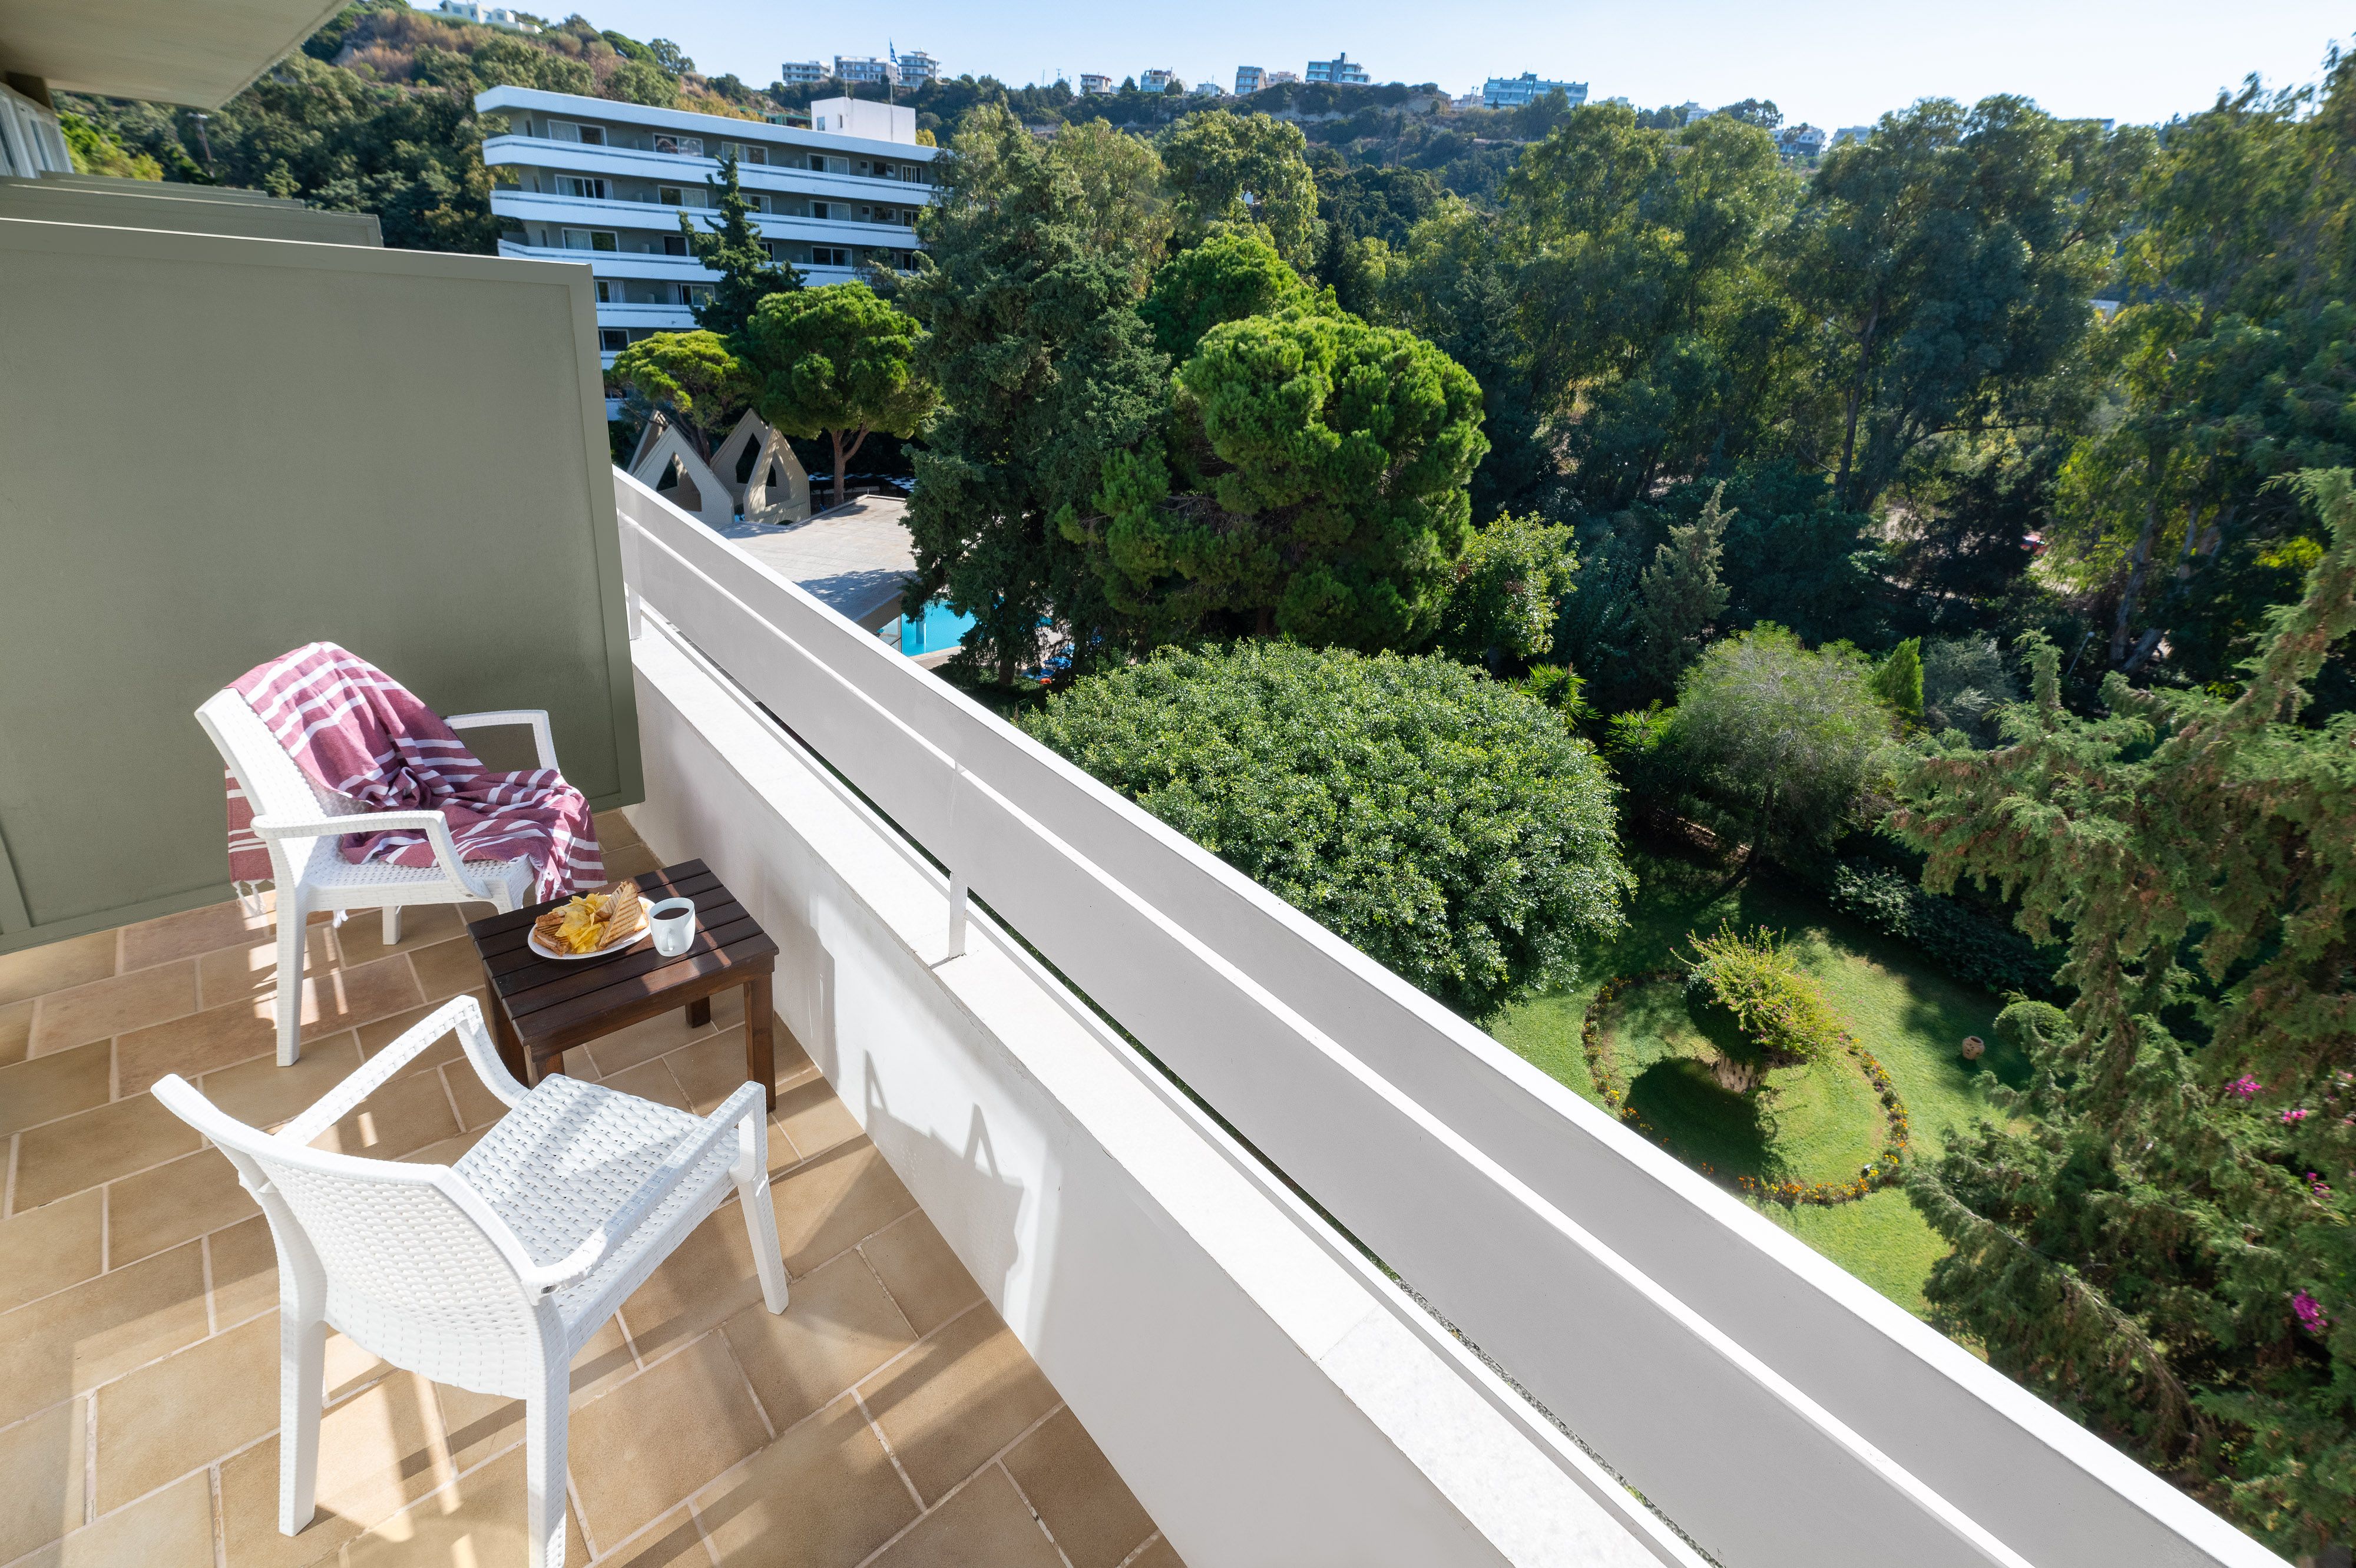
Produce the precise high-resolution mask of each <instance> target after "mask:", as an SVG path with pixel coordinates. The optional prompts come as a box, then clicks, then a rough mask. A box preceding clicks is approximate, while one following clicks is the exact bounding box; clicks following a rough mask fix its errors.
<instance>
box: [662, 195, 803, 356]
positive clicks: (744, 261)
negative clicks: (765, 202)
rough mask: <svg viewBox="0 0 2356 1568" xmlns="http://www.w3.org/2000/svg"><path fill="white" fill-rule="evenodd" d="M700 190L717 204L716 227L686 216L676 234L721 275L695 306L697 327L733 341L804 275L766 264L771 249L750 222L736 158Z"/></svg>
mask: <svg viewBox="0 0 2356 1568" xmlns="http://www.w3.org/2000/svg"><path fill="white" fill-rule="evenodd" d="M704 184H705V185H706V186H707V187H708V188H710V189H711V190H712V195H713V196H714V198H715V200H714V202H713V205H714V206H715V207H717V208H718V209H720V220H719V222H718V223H716V224H713V225H712V226H710V227H703V226H700V225H698V224H697V223H696V221H695V220H693V219H691V218H690V217H689V216H688V215H687V214H686V213H684V212H682V213H680V215H679V231H680V233H681V234H683V235H685V236H686V237H687V248H688V251H689V252H691V254H692V255H693V256H694V257H695V259H696V260H697V261H699V262H701V263H703V264H704V265H705V266H707V267H709V268H711V269H712V271H713V272H716V273H718V274H720V281H719V282H718V283H716V284H713V285H712V295H711V297H710V298H708V299H705V300H704V301H703V302H702V303H701V304H699V305H697V306H693V309H694V312H695V324H696V325H697V326H698V327H701V328H703V329H704V330H705V331H707V332H717V333H719V334H720V335H721V336H722V337H723V338H733V337H734V336H736V335H737V334H739V333H741V332H743V331H744V328H745V325H746V323H748V322H750V321H751V320H752V318H753V311H754V309H755V306H758V305H759V304H760V303H761V301H763V300H765V299H766V298H768V297H769V295H773V294H786V293H789V292H791V291H792V290H794V289H798V288H799V287H801V286H802V274H800V273H798V272H797V271H796V270H795V269H794V267H793V264H792V263H784V264H782V265H780V264H779V263H776V262H774V261H772V260H771V259H770V257H769V248H768V246H767V245H766V244H764V243H763V242H762V241H761V234H760V231H759V230H757V229H755V227H754V226H753V220H752V219H751V217H750V216H749V214H750V213H751V212H752V210H753V204H752V203H751V202H749V201H747V200H745V199H744V187H743V186H741V185H739V184H738V183H737V180H736V158H735V156H734V154H731V155H730V156H727V157H724V158H723V159H721V160H720V177H719V179H717V180H716V181H715V180H706V181H705V182H704Z"/></svg>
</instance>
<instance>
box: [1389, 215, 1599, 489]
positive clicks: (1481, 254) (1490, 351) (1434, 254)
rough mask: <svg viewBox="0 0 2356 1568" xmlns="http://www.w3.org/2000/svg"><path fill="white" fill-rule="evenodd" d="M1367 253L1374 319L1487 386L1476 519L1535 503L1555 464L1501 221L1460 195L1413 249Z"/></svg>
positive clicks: (1419, 231)
mask: <svg viewBox="0 0 2356 1568" xmlns="http://www.w3.org/2000/svg"><path fill="white" fill-rule="evenodd" d="M1365 249H1366V250H1367V252H1370V256H1371V262H1372V271H1373V272H1374V274H1375V281H1374V282H1373V285H1372V286H1371V288H1370V289H1369V292H1370V293H1372V294H1373V295H1374V296H1375V304H1374V306H1373V308H1372V310H1371V311H1370V312H1369V314H1368V317H1367V319H1369V320H1372V321H1376V322H1379V323H1381V324H1382V325H1384V326H1387V327H1404V328H1407V329H1408V331H1410V332H1414V333H1416V334H1418V335H1419V336H1420V337H1422V338H1426V339H1427V340H1429V341H1430V342H1431V343H1432V344H1433V345H1435V346H1436V347H1437V348H1438V349H1440V352H1441V353H1443V354H1446V355H1447V356H1448V357H1449V358H1450V359H1451V360H1455V361H1456V362H1457V363H1458V364H1460V365H1462V366H1463V367H1464V368H1465V370H1466V371H1470V372H1471V373H1472V378H1473V380H1475V381H1478V382H1479V383H1480V385H1481V434H1482V435H1483V436H1484V437H1486V438H1487V440H1488V443H1489V451H1488V455H1487V456H1484V457H1483V458H1482V460H1481V466H1480V467H1478V468H1476V469H1474V470H1473V474H1472V510H1473V515H1475V516H1476V517H1484V518H1485V517H1494V516H1495V515H1497V514H1498V513H1500V512H1503V511H1505V510H1511V509H1513V508H1515V507H1524V508H1526V507H1528V506H1531V505H1533V504H1535V503H1536V502H1537V499H1538V498H1539V492H1540V488H1541V486H1542V485H1543V484H1544V483H1545V481H1546V480H1547V479H1548V478H1551V477H1552V474H1553V468H1554V464H1553V460H1552V456H1551V454H1549V453H1548V452H1547V449H1546V447H1545V446H1543V445H1541V444H1540V442H1539V440H1538V420H1539V415H1540V413H1542V407H1541V404H1540V403H1539V400H1538V398H1537V392H1536V390H1535V388H1534V387H1533V385H1532V374H1531V366H1530V359H1531V356H1530V353H1529V349H1528V346H1527V343H1526V339H1525V338H1523V336H1522V332H1521V326H1520V310H1521V305H1520V301H1519V299H1518V298H1517V297H1516V292H1515V291H1516V281H1515V263H1514V262H1513V260H1512V258H1511V256H1510V255H1509V254H1508V253H1507V252H1506V248H1505V243H1504V242H1503V240H1502V238H1501V236H1500V235H1499V233H1498V228H1497V224H1496V221H1495V220H1494V219H1493V218H1491V217H1490V216H1489V215H1488V214H1487V213H1484V212H1482V211H1480V210H1479V209H1475V208H1474V207H1472V205H1471V204H1469V203H1467V202H1464V201H1462V200H1458V199H1453V198H1451V199H1448V200H1445V201H1443V202H1441V203H1440V208H1439V209H1438V210H1437V211H1435V212H1434V213H1433V214H1432V215H1431V216H1430V217H1429V218H1427V219H1425V220H1423V221H1422V222H1420V223H1418V224H1417V225H1416V226H1415V227H1414V229H1413V230H1411V231H1409V233H1408V242H1407V245H1406V247H1405V248H1404V249H1402V250H1399V251H1391V250H1389V249H1387V247H1384V246H1382V245H1380V244H1379V242H1374V243H1370V244H1369V245H1368V246H1367V247H1365Z"/></svg>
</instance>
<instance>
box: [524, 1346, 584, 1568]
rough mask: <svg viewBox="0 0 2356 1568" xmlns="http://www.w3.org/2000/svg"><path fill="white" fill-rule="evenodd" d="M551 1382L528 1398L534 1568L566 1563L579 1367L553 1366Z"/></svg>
mask: <svg viewBox="0 0 2356 1568" xmlns="http://www.w3.org/2000/svg"><path fill="white" fill-rule="evenodd" d="M545 1378H546V1386H545V1387H544V1388H543V1389H542V1390H541V1392H540V1394H539V1396H538V1397H537V1398H533V1399H528V1400H526V1401H524V1406H523V1451H524V1487H525V1493H524V1498H525V1500H524V1524H525V1528H526V1529H528V1530H530V1532H531V1539H530V1549H529V1552H528V1554H527V1557H526V1562H527V1563H528V1565H529V1568H564V1439H565V1431H566V1427H567V1425H568V1422H569V1416H570V1411H569V1409H568V1406H569V1403H570V1402H571V1399H572V1392H573V1369H572V1368H570V1367H569V1366H567V1365H565V1364H564V1363H562V1362H559V1363H558V1364H556V1365H555V1366H553V1367H551V1368H548V1369H547V1370H546V1373H545Z"/></svg>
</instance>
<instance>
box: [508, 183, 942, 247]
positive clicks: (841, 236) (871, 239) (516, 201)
mask: <svg viewBox="0 0 2356 1568" xmlns="http://www.w3.org/2000/svg"><path fill="white" fill-rule="evenodd" d="M491 210H492V211H493V212H494V213H496V214H498V216H499V217H501V218H511V219H514V220H517V221H519V222H532V223H544V224H549V225H561V226H562V227H565V228H575V229H613V230H618V231H626V232H630V233H637V234H644V233H655V234H676V233H678V232H679V218H680V213H682V212H684V213H688V214H691V215H698V216H701V218H702V219H703V220H704V225H705V227H710V226H711V225H712V224H714V223H716V222H718V221H719V214H718V213H717V212H715V211H713V210H712V209H711V208H708V207H670V206H666V205H664V204H662V203H659V202H653V201H616V200H602V201H601V200H592V199H586V198H583V197H576V196H548V195H543V194H541V192H538V191H530V190H495V191H493V192H492V193H491ZM752 221H753V227H754V229H755V231H757V232H758V233H759V234H760V235H761V237H762V238H763V239H766V240H786V241H794V242H801V243H805V244H815V245H868V246H882V247H890V248H892V249H894V250H903V251H905V250H913V249H915V248H916V231H915V230H914V229H911V228H908V227H906V226H905V225H903V224H898V223H858V222H841V221H836V220H829V219H822V218H795V217H790V216H787V215H785V214H782V213H772V212H756V213H754V214H752Z"/></svg>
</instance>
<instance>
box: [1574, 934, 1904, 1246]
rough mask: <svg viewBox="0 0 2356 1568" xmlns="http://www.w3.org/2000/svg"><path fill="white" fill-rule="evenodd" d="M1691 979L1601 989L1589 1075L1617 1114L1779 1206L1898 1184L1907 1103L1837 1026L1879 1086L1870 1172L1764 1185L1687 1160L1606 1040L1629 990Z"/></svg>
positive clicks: (1587, 1043)
mask: <svg viewBox="0 0 2356 1568" xmlns="http://www.w3.org/2000/svg"><path fill="white" fill-rule="evenodd" d="M1685 979H1686V975H1685V972H1683V971H1681V970H1676V969H1655V970H1647V971H1645V972H1643V973H1640V974H1623V975H1614V976H1613V977H1612V979H1610V980H1607V981H1605V982H1604V983H1602V985H1601V986H1600V987H1598V988H1597V990H1596V993H1595V999H1594V1000H1593V1001H1592V1002H1590V1003H1589V1004H1588V1007H1587V1016H1586V1018H1585V1020H1584V1021H1583V1022H1582V1023H1581V1024H1580V1036H1579V1038H1580V1050H1581V1051H1582V1053H1583V1054H1584V1055H1585V1056H1586V1058H1587V1071H1588V1076H1589V1077H1590V1078H1591V1079H1593V1080H1594V1083H1595V1087H1596V1090H1597V1092H1599V1093H1600V1094H1601V1095H1602V1096H1603V1102H1604V1104H1605V1105H1607V1106H1609V1107H1610V1108H1611V1111H1612V1114H1613V1115H1615V1116H1617V1117H1618V1118H1619V1119H1620V1120H1621V1121H1622V1122H1626V1123H1627V1124H1628V1125H1629V1126H1631V1127H1633V1128H1634V1129H1636V1131H1638V1132H1639V1133H1644V1136H1646V1137H1648V1138H1650V1139H1652V1140H1653V1142H1655V1144H1659V1145H1660V1146H1661V1147H1662V1148H1664V1149H1666V1150H1667V1151H1668V1152H1669V1153H1670V1154H1672V1155H1676V1156H1677V1157H1678V1158H1679V1159H1681V1160H1684V1161H1685V1162H1686V1164H1687V1165H1691V1166H1692V1167H1693V1168H1694V1169H1696V1170H1698V1171H1700V1172H1701V1173H1702V1174H1703V1175H1704V1176H1709V1177H1710V1178H1711V1179H1713V1180H1716V1181H1720V1182H1724V1183H1725V1184H1726V1185H1727V1186H1729V1187H1732V1188H1733V1189H1734V1190H1736V1191H1738V1192H1740V1193H1742V1194H1743V1195H1744V1196H1745V1197H1760V1198H1770V1199H1772V1200H1773V1201H1775V1202H1778V1203H1783V1204H1801V1203H1810V1204H1818V1205H1827V1206H1828V1205H1831V1204H1837V1203H1851V1202H1854V1201H1856V1200H1857V1199H1858V1198H1860V1197H1864V1196H1866V1194H1868V1193H1869V1192H1872V1191H1873V1190H1874V1189H1875V1188H1877V1187H1889V1186H1891V1185H1893V1184H1894V1183H1896V1181H1897V1180H1898V1176H1899V1171H1900V1168H1901V1165H1903V1163H1904V1161H1905V1157H1906V1149H1907V1145H1908V1143H1909V1141H1910V1139H1911V1137H1912V1124H1911V1122H1909V1120H1908V1118H1907V1114H1906V1102H1905V1101H1903V1100H1901V1098H1900V1097H1899V1093H1898V1088H1897V1086H1896V1085H1895V1084H1893V1083H1892V1082H1891V1081H1890V1074H1889V1072H1888V1070H1887V1069H1884V1068H1883V1067H1882V1065H1881V1063H1880V1062H1879V1060H1878V1059H1876V1058H1875V1057H1874V1055H1873V1053H1872V1052H1870V1051H1869V1050H1867V1049H1866V1048H1865V1047H1863V1046H1861V1045H1859V1044H1858V1041H1857V1037H1856V1036H1853V1035H1851V1034H1850V1033H1849V1032H1848V1031H1847V1030H1846V1029H1839V1028H1836V1036H1837V1039H1838V1040H1839V1043H1840V1046H1841V1048H1842V1049H1843V1050H1845V1051H1847V1053H1848V1055H1849V1056H1850V1057H1851V1058H1854V1059H1855V1060H1856V1062H1857V1064H1858V1067H1859V1068H1860V1069H1863V1070H1864V1073H1865V1077H1866V1081H1867V1082H1868V1083H1870V1084H1871V1085H1872V1086H1873V1090H1874V1093H1875V1095H1876V1097H1877V1098H1878V1099H1879V1101H1880V1102H1881V1111H1882V1121H1883V1127H1884V1133H1883V1138H1882V1146H1881V1151H1880V1153H1879V1154H1878V1155H1876V1156H1875V1157H1874V1161H1873V1164H1872V1165H1871V1166H1870V1167H1869V1169H1868V1170H1866V1171H1865V1172H1864V1173H1862V1174H1860V1175H1858V1176H1854V1177H1851V1178H1849V1179H1847V1180H1845V1181H1762V1180H1761V1179H1760V1178H1759V1177H1756V1176H1732V1177H1727V1176H1719V1173H1718V1171H1717V1170H1716V1169H1715V1168H1714V1167H1713V1166H1712V1165H1710V1163H1709V1162H1708V1161H1707V1160H1698V1159H1694V1158H1691V1157H1689V1156H1687V1155H1686V1154H1685V1153H1684V1152H1683V1151H1682V1150H1680V1149H1679V1148H1678V1147H1677V1146H1676V1144H1675V1143H1674V1142H1673V1141H1672V1140H1671V1139H1670V1138H1668V1137H1667V1136H1666V1135H1665V1134H1664V1133H1662V1132H1661V1131H1660V1130H1659V1129H1658V1128H1656V1127H1655V1126H1654V1125H1653V1124H1652V1123H1651V1122H1648V1121H1646V1120H1645V1119H1644V1116H1643V1115H1642V1114H1641V1113H1640V1112H1638V1111H1637V1110H1636V1108H1635V1107H1634V1106H1633V1105H1631V1104H1630V1103H1629V1102H1628V1094H1627V1090H1625V1089H1624V1088H1622V1085H1621V1083H1620V1080H1619V1076H1618V1074H1617V1073H1615V1072H1614V1071H1613V1070H1612V1052H1611V1048H1610V1047H1609V1045H1608V1044H1607V1042H1606V1039H1605V1036H1604V1032H1603V1026H1604V1022H1605V1019H1606V1015H1608V1014H1609V1013H1610V1011H1611V1010H1612V1005H1613V1004H1615V1003H1617V1002H1618V1001H1619V999H1620V998H1621V997H1622V995H1624V994H1625V993H1627V992H1629V991H1631V990H1633V988H1635V987H1637V986H1640V985H1650V984H1654V983H1659V982H1671V981H1674V982H1676V983H1678V984H1680V985H1682V984H1683V983H1685Z"/></svg>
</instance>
